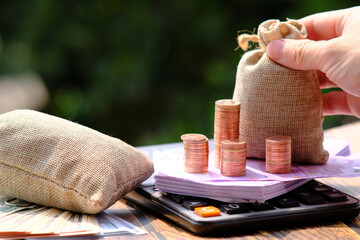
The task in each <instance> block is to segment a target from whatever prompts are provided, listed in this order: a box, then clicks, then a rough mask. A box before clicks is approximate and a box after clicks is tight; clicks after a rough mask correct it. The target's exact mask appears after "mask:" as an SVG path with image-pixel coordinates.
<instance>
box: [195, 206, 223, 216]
mask: <svg viewBox="0 0 360 240" xmlns="http://www.w3.org/2000/svg"><path fill="white" fill-rule="evenodd" d="M195 213H196V214H197V215H200V216H202V217H214V216H220V209H218V208H216V207H213V206H206V207H197V208H195Z"/></svg>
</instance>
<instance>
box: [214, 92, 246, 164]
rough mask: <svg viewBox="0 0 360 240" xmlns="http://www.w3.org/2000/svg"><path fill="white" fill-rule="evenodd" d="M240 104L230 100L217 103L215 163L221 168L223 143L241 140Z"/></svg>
mask: <svg viewBox="0 0 360 240" xmlns="http://www.w3.org/2000/svg"><path fill="white" fill-rule="evenodd" d="M239 119H240V103H239V102H237V101H234V100H230V99H224V100H218V101H216V102H215V124H214V125H215V126H214V158H215V159H214V162H215V167H217V168H220V161H221V156H220V155H221V141H223V140H229V139H238V138H239V121H240V120H239Z"/></svg>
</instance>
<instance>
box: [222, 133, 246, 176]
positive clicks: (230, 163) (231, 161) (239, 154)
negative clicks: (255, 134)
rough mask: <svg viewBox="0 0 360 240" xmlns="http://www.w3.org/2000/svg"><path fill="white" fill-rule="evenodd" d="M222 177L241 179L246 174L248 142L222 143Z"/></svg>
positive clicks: (232, 141)
mask: <svg viewBox="0 0 360 240" xmlns="http://www.w3.org/2000/svg"><path fill="white" fill-rule="evenodd" d="M220 170H221V175H223V176H227V177H239V176H244V175H245V174H246V142H243V141H240V140H239V139H236V140H224V141H222V142H221V167H220Z"/></svg>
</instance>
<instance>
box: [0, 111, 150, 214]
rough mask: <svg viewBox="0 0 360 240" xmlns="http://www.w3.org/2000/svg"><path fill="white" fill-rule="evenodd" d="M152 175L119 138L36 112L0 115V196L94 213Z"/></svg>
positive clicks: (147, 165)
mask: <svg viewBox="0 0 360 240" xmlns="http://www.w3.org/2000/svg"><path fill="white" fill-rule="evenodd" d="M152 173H153V164H152V161H151V160H150V159H149V158H147V157H146V156H145V155H144V154H143V153H142V152H141V151H139V150H137V149H135V148H133V147H131V146H130V145H128V144H126V143H124V142H123V141H121V140H119V139H116V138H113V137H109V136H107V135H104V134H102V133H100V132H97V131H95V130H92V129H90V128H87V127H84V126H81V125H79V124H76V123H73V122H70V121H68V120H64V119H61V118H58V117H54V116H50V115H47V114H44V113H40V112H36V111H31V110H16V111H12V112H8V113H5V114H2V115H0V194H1V195H7V196H11V197H16V198H20V199H24V200H27V201H30V202H34V203H38V204H41V205H45V206H51V207H57V208H62V209H67V210H71V211H76V212H82V213H90V214H94V213H98V212H101V211H102V210H104V209H106V208H108V207H110V206H111V205H112V204H114V203H115V202H116V201H117V200H118V199H120V198H121V197H122V196H124V195H125V194H126V193H128V192H130V191H131V190H133V189H134V188H135V187H136V186H137V185H139V184H140V183H141V182H143V181H144V180H145V179H147V178H148V177H149V176H150V175H151V174H152Z"/></svg>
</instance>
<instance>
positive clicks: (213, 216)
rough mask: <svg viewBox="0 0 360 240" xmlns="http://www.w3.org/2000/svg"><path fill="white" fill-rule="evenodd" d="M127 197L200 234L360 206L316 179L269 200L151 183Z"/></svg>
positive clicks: (345, 212)
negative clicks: (227, 197)
mask: <svg viewBox="0 0 360 240" xmlns="http://www.w3.org/2000/svg"><path fill="white" fill-rule="evenodd" d="M125 199H127V200H128V201H130V202H133V203H134V204H136V205H138V206H140V207H141V208H144V209H146V210H148V211H151V212H153V213H155V214H157V215H159V216H160V217H163V218H166V219H168V220H170V221H172V222H174V223H175V224H177V225H180V226H181V227H183V228H185V229H187V230H188V231H190V232H192V233H194V234H197V235H212V234H215V233H220V232H226V231H229V230H231V231H234V230H238V231H240V232H248V231H251V230H265V229H268V228H273V227H281V226H282V227H284V226H286V227H288V226H300V225H304V224H309V223H310V224H311V223H316V224H319V223H324V222H328V221H335V220H348V219H352V218H355V217H356V216H358V214H359V212H360V204H359V200H358V199H356V198H354V197H352V196H350V195H348V194H345V193H343V192H341V191H339V190H337V189H335V188H333V187H330V186H328V185H325V184H323V183H320V182H318V181H316V180H311V181H309V182H307V183H305V184H304V185H302V186H300V187H298V188H296V189H294V190H292V191H291V192H288V193H286V194H283V195H281V196H279V197H276V198H273V199H270V200H267V201H266V202H265V203H225V202H220V201H217V200H213V199H207V198H199V197H191V196H184V195H177V194H171V193H166V192H162V191H159V190H158V189H157V188H156V187H155V186H154V185H149V184H148V185H146V184H145V185H141V186H140V187H138V188H136V190H134V191H132V192H130V193H129V194H127V195H126V196H125Z"/></svg>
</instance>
